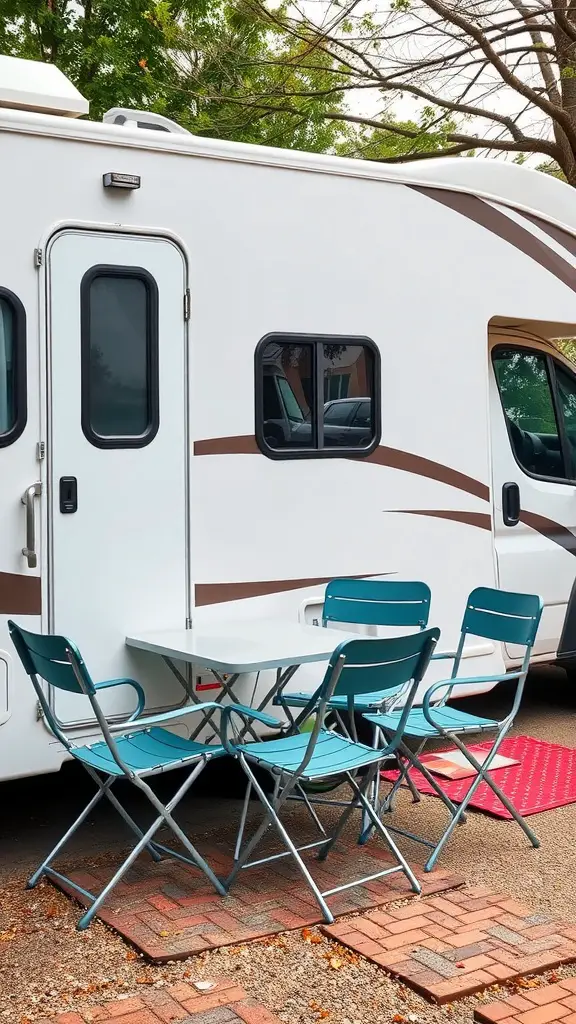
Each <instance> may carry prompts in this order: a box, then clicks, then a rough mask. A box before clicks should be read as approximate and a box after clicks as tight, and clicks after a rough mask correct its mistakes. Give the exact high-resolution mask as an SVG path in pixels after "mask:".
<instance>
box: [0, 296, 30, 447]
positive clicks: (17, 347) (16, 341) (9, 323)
mask: <svg viewBox="0 0 576 1024" xmlns="http://www.w3.org/2000/svg"><path fill="white" fill-rule="evenodd" d="M25 425H26V323H25V314H24V307H23V306H22V303H21V302H20V301H19V299H17V298H16V296H15V295H13V294H12V293H11V292H7V291H5V290H4V289H2V288H0V448H4V447H6V446H7V445H9V444H12V442H13V441H15V440H16V438H17V437H19V436H20V434H21V433H22V431H23V430H24V427H25Z"/></svg>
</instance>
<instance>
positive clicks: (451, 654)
mask: <svg viewBox="0 0 576 1024" xmlns="http://www.w3.org/2000/svg"><path fill="white" fill-rule="evenodd" d="M457 657H458V652H457V651H439V652H438V654H433V655H432V657H431V658H430V661H443V660H444V659H448V658H450V659H451V660H452V661H454V658H457Z"/></svg>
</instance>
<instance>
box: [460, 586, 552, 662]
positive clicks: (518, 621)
mask: <svg viewBox="0 0 576 1024" xmlns="http://www.w3.org/2000/svg"><path fill="white" fill-rule="evenodd" d="M541 615H542V600H541V598H540V597H537V596H536V594H515V593H511V592H510V591H507V590H493V589H491V588H490V587H478V588H477V589H476V590H473V591H472V593H471V594H470V597H469V598H468V601H467V602H466V610H465V612H464V618H463V620H462V640H465V638H466V636H468V635H472V636H478V637H485V638H486V639H488V640H497V641H499V642H500V643H504V644H519V645H521V646H522V647H526V649H527V650H526V653H527V655H528V656H529V653H530V650H531V648H532V646H533V644H534V641H535V639H536V633H537V632H538V626H539V624H540V617H541ZM462 640H461V643H462Z"/></svg>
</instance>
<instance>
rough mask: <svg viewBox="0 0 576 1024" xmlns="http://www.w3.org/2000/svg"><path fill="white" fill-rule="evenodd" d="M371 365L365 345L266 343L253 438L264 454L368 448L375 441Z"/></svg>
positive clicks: (371, 349)
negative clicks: (259, 441) (319, 394)
mask: <svg viewBox="0 0 576 1024" xmlns="http://www.w3.org/2000/svg"><path fill="white" fill-rule="evenodd" d="M375 365H376V356H375V349H374V347H373V346H372V345H371V344H368V343H366V342H365V341H363V342H362V343H358V342H354V343H352V342H351V341H350V342H349V341H348V340H347V339H336V338H335V339H334V340H332V339H330V340H328V339H326V338H322V339H318V340H316V339H315V340H311V339H310V340H309V339H308V338H306V337H304V338H303V339H302V341H297V342H295V341H294V340H293V339H291V340H288V339H284V338H282V336H278V337H274V338H273V339H271V338H270V339H268V341H267V343H266V344H265V345H264V346H263V347H262V348H261V349H260V352H259V354H258V356H257V373H258V374H260V375H261V376H260V392H259V397H260V403H259V409H258V414H257V424H256V434H257V437H258V438H259V440H261V441H262V442H263V444H261V447H262V449H263V450H264V451H265V453H266V449H269V450H272V451H285V452H286V453H288V451H292V452H295V453H296V452H298V451H314V452H315V453H318V452H322V451H324V450H325V449H334V448H342V449H350V448H351V449H357V450H359V451H361V450H362V449H365V448H369V447H370V446H371V445H372V444H373V443H374V441H375V440H376V412H375V402H374V398H375V389H376V370H375ZM320 382H321V388H322V399H323V401H322V402H319V401H318V391H319V390H320V387H319V385H320ZM257 387H258V381H257Z"/></svg>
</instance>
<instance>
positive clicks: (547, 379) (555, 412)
mask: <svg viewBox="0 0 576 1024" xmlns="http://www.w3.org/2000/svg"><path fill="white" fill-rule="evenodd" d="M493 363H494V372H495V375H496V381H497V383H498V390H499V392H500V398H501V400H502V406H503V409H504V415H505V417H506V425H507V428H508V434H509V437H510V443H511V445H512V449H513V451H514V455H515V456H516V460H517V462H518V463H519V465H520V466H521V467H522V469H524V470H525V471H526V472H527V473H529V474H531V475H533V476H540V477H545V478H548V479H553V480H572V479H574V477H575V467H576V379H575V378H573V377H572V375H571V374H570V373H569V372H568V371H567V370H566V369H564V368H563V367H562V366H560V365H559V364H558V363H556V361H555V360H554V359H552V358H551V357H550V356H548V355H546V354H545V353H543V352H535V351H531V350H529V349H512V348H498V349H496V350H495V352H494V354H493Z"/></svg>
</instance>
